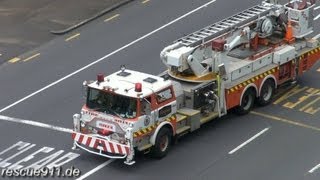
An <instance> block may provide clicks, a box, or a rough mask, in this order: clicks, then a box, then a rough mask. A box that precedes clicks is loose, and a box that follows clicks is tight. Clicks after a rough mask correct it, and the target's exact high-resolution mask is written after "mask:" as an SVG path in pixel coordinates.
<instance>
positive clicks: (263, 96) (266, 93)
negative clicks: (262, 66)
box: [258, 79, 275, 106]
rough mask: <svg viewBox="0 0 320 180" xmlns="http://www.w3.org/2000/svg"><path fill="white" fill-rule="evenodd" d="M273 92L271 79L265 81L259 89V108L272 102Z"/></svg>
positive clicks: (273, 86)
mask: <svg viewBox="0 0 320 180" xmlns="http://www.w3.org/2000/svg"><path fill="white" fill-rule="evenodd" d="M274 90H275V84H274V82H273V80H271V79H268V80H266V81H265V82H264V84H263V85H262V87H261V92H260V96H259V98H258V104H259V105H260V106H265V105H267V104H269V103H270V102H271V100H272V96H273V94H274Z"/></svg>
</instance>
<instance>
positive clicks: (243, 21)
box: [72, 0, 320, 165]
mask: <svg viewBox="0 0 320 180" xmlns="http://www.w3.org/2000/svg"><path fill="white" fill-rule="evenodd" d="M314 6H315V2H314V1H310V2H307V1H306V0H303V1H292V2H290V3H288V4H286V5H281V4H278V3H277V2H276V1H274V0H273V1H272V0H270V1H263V2H262V3H261V4H259V5H256V6H253V7H251V8H249V9H246V10H244V11H242V12H239V13H238V14H235V15H233V16H230V17H228V18H226V19H223V20H221V21H219V22H217V23H214V24H212V25H209V26H207V27H205V28H203V29H201V30H199V31H196V32H194V33H191V34H189V35H187V36H185V37H182V38H180V39H178V40H176V41H175V42H173V43H172V44H171V45H169V46H167V47H165V48H164V49H163V50H162V51H161V53H160V58H161V60H162V62H163V63H164V64H165V65H166V66H167V71H165V72H163V73H162V74H160V75H158V76H155V75H151V74H147V73H143V72H138V71H133V70H128V69H126V68H125V67H124V66H122V67H121V69H120V70H119V71H118V72H115V73H113V74H111V75H108V76H104V75H103V74H98V75H97V80H95V81H85V82H84V86H85V88H86V93H87V94H86V103H85V104H84V105H83V107H82V109H81V113H80V114H75V115H74V116H73V123H74V133H72V139H73V142H74V143H73V148H75V149H77V148H80V149H83V150H85V151H87V152H89V153H93V154H96V155H100V156H104V157H108V158H114V159H124V160H125V161H124V162H125V163H126V164H128V165H131V164H134V163H135V161H134V156H135V153H136V152H137V151H142V152H146V153H147V152H150V153H152V155H153V156H154V157H156V158H162V157H164V156H165V155H166V154H167V152H168V150H169V149H170V146H171V143H172V140H173V139H176V138H177V137H180V136H182V135H184V134H187V133H190V132H193V131H195V130H197V129H199V128H201V126H202V124H204V123H206V122H209V121H211V120H214V119H216V118H219V117H222V116H224V115H226V114H227V113H228V112H230V111H229V110H234V111H235V112H236V113H238V114H246V113H248V112H249V111H250V109H251V108H252V107H253V105H254V103H257V104H259V105H261V106H264V105H267V104H268V103H270V101H271V100H272V96H273V95H274V92H275V89H276V88H278V87H279V86H281V85H283V84H285V83H288V82H289V83H290V82H294V81H295V80H296V78H297V76H299V75H301V74H303V73H304V72H306V71H308V70H310V68H311V67H312V66H313V65H314V64H315V63H316V61H317V60H319V59H320V43H319V39H317V38H309V37H308V36H310V35H311V34H312V32H313V21H314V20H313V9H314Z"/></svg>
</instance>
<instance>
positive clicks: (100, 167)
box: [76, 159, 115, 180]
mask: <svg viewBox="0 0 320 180" xmlns="http://www.w3.org/2000/svg"><path fill="white" fill-rule="evenodd" d="M114 160H115V159H109V160H108V161H106V162H104V163H102V164H100V165H99V166H97V167H95V168H93V169H92V170H90V171H89V172H87V173H85V174H84V175H82V176H80V177H79V178H78V179H76V180H83V179H85V178H87V177H88V176H90V175H92V174H93V173H95V172H97V171H99V170H100V169H102V168H104V167H106V166H107V165H108V164H110V163H112V162H113V161H114Z"/></svg>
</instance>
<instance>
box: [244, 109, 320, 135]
mask: <svg viewBox="0 0 320 180" xmlns="http://www.w3.org/2000/svg"><path fill="white" fill-rule="evenodd" d="M250 114H254V115H256V116H261V117H265V118H268V119H271V120H276V121H281V122H283V123H287V124H291V125H295V126H299V127H303V128H307V129H311V130H315V131H320V128H318V127H314V126H310V125H307V124H304V123H299V122H295V121H292V120H289V119H285V118H281V117H277V116H273V115H269V114H265V113H261V112H256V111H251V112H250Z"/></svg>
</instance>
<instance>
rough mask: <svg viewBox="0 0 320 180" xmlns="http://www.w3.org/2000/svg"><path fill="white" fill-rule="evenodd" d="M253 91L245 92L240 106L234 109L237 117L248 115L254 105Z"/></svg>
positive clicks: (250, 89)
mask: <svg viewBox="0 0 320 180" xmlns="http://www.w3.org/2000/svg"><path fill="white" fill-rule="evenodd" d="M254 99H255V91H254V90H253V89H252V88H249V89H247V90H246V92H245V93H244V94H243V96H242V99H241V104H240V105H239V106H238V107H236V109H235V112H236V113H237V114H239V115H244V114H247V113H249V111H250V110H251V108H252V107H253V105H254Z"/></svg>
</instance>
